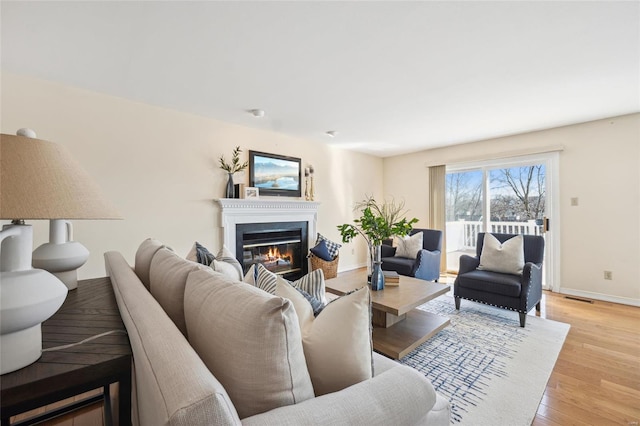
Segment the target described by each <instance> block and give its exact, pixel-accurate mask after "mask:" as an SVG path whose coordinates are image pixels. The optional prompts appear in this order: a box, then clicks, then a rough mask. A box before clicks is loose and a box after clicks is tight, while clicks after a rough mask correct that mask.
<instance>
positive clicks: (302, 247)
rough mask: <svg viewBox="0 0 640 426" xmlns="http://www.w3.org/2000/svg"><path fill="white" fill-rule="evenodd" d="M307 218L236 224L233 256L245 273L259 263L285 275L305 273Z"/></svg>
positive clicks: (296, 276)
mask: <svg viewBox="0 0 640 426" xmlns="http://www.w3.org/2000/svg"><path fill="white" fill-rule="evenodd" d="M307 250H308V243H307V222H274V223H245V224H238V225H236V257H237V258H238V261H240V263H242V267H243V269H244V272H245V273H246V272H247V271H248V270H249V268H250V267H251V265H254V264H258V263H261V264H262V265H263V266H264V267H265V268H267V269H268V270H269V271H271V272H273V273H276V274H279V275H282V276H283V277H284V278H287V279H290V280H292V279H297V278H299V277H301V276H303V275H305V274H306V273H307V262H306V253H307Z"/></svg>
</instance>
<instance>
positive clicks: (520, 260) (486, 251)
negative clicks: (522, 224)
mask: <svg viewBox="0 0 640 426" xmlns="http://www.w3.org/2000/svg"><path fill="white" fill-rule="evenodd" d="M523 268H524V238H523V237H522V235H517V236H515V237H513V238H510V239H508V240H507V241H505V242H504V243H500V241H498V239H497V238H496V237H494V236H493V235H491V234H484V243H483V245H482V253H480V266H478V269H481V270H484V271H493V272H502V273H503V274H514V275H522V269H523Z"/></svg>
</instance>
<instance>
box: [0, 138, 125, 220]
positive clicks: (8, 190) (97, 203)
mask: <svg viewBox="0 0 640 426" xmlns="http://www.w3.org/2000/svg"><path fill="white" fill-rule="evenodd" d="M120 218H121V217H120V215H119V213H118V212H117V211H116V210H115V208H114V207H112V206H111V205H110V204H109V203H108V202H107V201H106V200H105V198H104V197H103V196H102V191H101V190H100V189H99V188H98V186H97V185H96V184H95V183H94V181H93V179H92V178H91V177H90V176H89V174H88V173H87V172H86V171H84V169H83V168H82V167H80V165H79V164H78V163H77V162H76V161H75V160H74V159H73V158H72V157H71V154H70V153H69V152H68V151H67V149H66V148H65V147H64V146H62V145H60V144H57V143H53V142H48V141H44V140H41V139H35V138H29V137H24V136H15V135H7V134H2V135H0V219H120Z"/></svg>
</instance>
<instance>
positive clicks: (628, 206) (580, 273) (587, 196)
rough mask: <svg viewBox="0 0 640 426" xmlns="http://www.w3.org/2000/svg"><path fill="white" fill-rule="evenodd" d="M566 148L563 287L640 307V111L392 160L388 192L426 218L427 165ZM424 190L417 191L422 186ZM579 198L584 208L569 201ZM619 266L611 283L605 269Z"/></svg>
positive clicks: (386, 182) (387, 173)
mask: <svg viewBox="0 0 640 426" xmlns="http://www.w3.org/2000/svg"><path fill="white" fill-rule="evenodd" d="M553 145H562V146H564V148H565V149H564V151H563V152H562V153H561V154H560V220H561V222H560V226H561V229H560V241H561V243H560V245H561V259H560V263H561V265H560V267H561V277H560V281H561V282H560V283H555V284H556V285H555V287H556V288H558V287H559V288H560V289H561V290H560V291H561V292H563V293H568V294H574V295H579V296H585V297H592V298H596V299H602V300H610V301H616V302H620V303H626V304H632V305H639V306H640V278H639V277H640V114H633V115H626V116H622V117H615V118H609V119H605V120H598V121H593V122H589V123H584V124H578V125H573V126H566V127H560V128H555V129H550V130H544V131H539V132H532V133H527V134H522V135H515V136H510V137H505V138H500V139H492V140H486V141H480V142H475V143H470V144H464V145H457V146H452V147H446V148H439V149H432V150H427V151H422V152H419V153H412V154H410V155H402V156H397V157H391V158H386V159H385V161H384V178H385V179H384V191H385V194H392V195H394V196H396V197H404V198H405V199H406V201H407V206H408V207H409V208H410V209H411V211H412V213H413V214H415V215H417V217H418V218H419V219H420V220H421V222H426V221H427V217H428V216H427V212H428V207H429V201H428V170H427V165H436V164H454V163H457V162H461V161H470V160H473V159H474V158H476V159H487V158H490V157H491V156H499V155H503V154H504V153H505V152H510V151H518V150H527V149H530V150H534V149H539V148H541V147H546V146H553ZM416 188H418V189H416ZM572 197H578V198H579V200H580V203H579V206H577V207H571V206H570V199H571V198H572ZM604 270H610V271H613V280H612V281H605V280H604V278H603V271H604Z"/></svg>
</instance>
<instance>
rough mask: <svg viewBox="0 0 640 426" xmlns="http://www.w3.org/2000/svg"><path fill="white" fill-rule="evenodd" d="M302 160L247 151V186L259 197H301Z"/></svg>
mask: <svg viewBox="0 0 640 426" xmlns="http://www.w3.org/2000/svg"><path fill="white" fill-rule="evenodd" d="M301 164H302V160H301V159H300V158H296V157H288V156H285V155H277V154H269V153H266V152H258V151H249V186H252V187H257V188H260V194H261V195H267V196H276V197H301V196H302V184H301V183H302V166H301Z"/></svg>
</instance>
